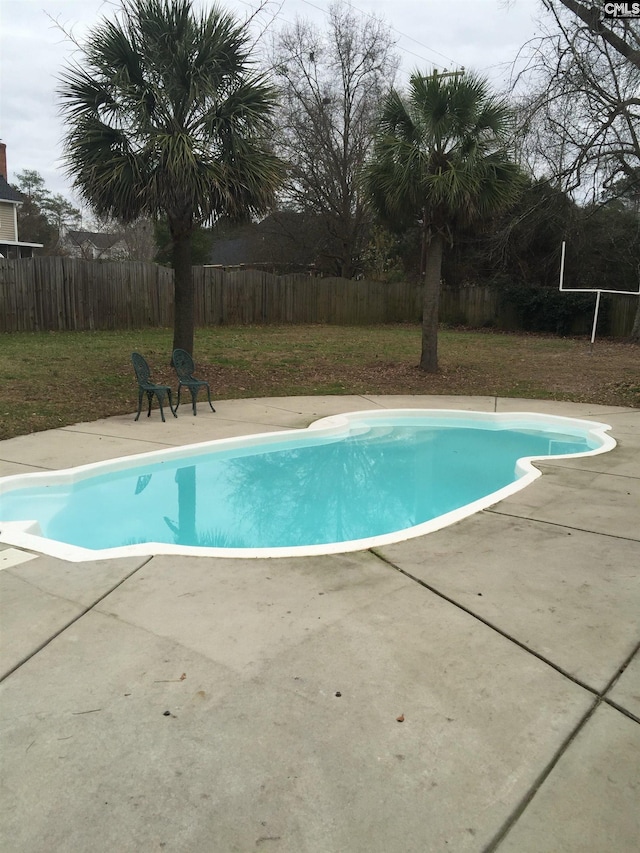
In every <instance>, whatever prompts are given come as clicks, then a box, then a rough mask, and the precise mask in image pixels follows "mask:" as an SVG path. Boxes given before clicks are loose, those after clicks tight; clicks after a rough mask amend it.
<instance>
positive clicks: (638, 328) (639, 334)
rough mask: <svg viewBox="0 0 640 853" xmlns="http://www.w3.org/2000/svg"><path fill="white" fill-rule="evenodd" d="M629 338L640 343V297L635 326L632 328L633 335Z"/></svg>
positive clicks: (632, 341) (634, 321)
mask: <svg viewBox="0 0 640 853" xmlns="http://www.w3.org/2000/svg"><path fill="white" fill-rule="evenodd" d="M629 340H630V341H631V343H634V344H640V299H638V307H637V309H636V314H635V317H634V320H633V328H632V329H631V336H630V338H629Z"/></svg>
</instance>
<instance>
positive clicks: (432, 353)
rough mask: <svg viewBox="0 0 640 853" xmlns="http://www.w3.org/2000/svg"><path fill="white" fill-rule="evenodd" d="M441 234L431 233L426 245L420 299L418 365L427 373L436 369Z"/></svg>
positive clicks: (434, 371)
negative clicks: (421, 298)
mask: <svg viewBox="0 0 640 853" xmlns="http://www.w3.org/2000/svg"><path fill="white" fill-rule="evenodd" d="M442 249H443V239H442V235H441V234H439V233H438V232H437V231H435V232H433V233H432V234H431V240H430V241H429V245H428V247H427V258H426V262H425V271H424V289H423V301H422V356H421V358H420V367H421V368H422V369H423V370H426V371H427V373H436V372H437V370H438V304H439V301H440V274H441V272H442Z"/></svg>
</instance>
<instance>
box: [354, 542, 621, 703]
mask: <svg viewBox="0 0 640 853" xmlns="http://www.w3.org/2000/svg"><path fill="white" fill-rule="evenodd" d="M369 550H370V553H372V554H374V555H375V556H376V557H377V558H378V559H379V560H381V561H382V562H383V563H385V564H386V565H387V566H389V567H390V568H392V569H394V570H395V571H396V572H399V573H400V574H402V575H404V576H405V577H406V578H408V579H409V580H412V581H414V583H417V584H418V585H419V586H421V587H423V588H424V589H426V590H428V591H429V592H431V593H433V594H434V595H437V596H438V598H441V599H442V600H443V601H446V602H447V603H448V604H452V605H453V606H454V607H456V608H457V609H458V610H462V611H463V612H464V613H466V614H467V615H468V616H471V617H472V618H473V619H475V620H476V621H478V622H480V623H481V624H482V625H485V626H486V627H487V628H490V629H491V630H492V631H495V632H496V634H500V636H501V637H504V639H505V640H508V641H509V642H510V643H513V644H514V645H516V646H518V647H519V648H520V649H522V650H523V651H525V652H527V653H528V654H530V655H532V656H533V657H535V658H537V659H538V660H539V661H540V662H541V663H544V664H546V665H547V666H549V667H551V669H554V670H555V671H556V672H557V673H559V674H560V675H562V676H563V677H564V678H566V679H568V680H569V681H571V682H572V683H573V684H575V685H576V686H577V687H581V688H582V689H583V690H586V691H587V692H588V693H591V694H592V695H593V696H595V697H596V698H597V700H598V702H600V701H601V700H602V698H603V695H604V693H606V691H607V690H609V689H610V686H611V684H612V682H613V681H615V679H617V678H618V677H619V675H620V673H619V672H618V671H616V674H615V675H614V677H613V679H611V681H610V682H609V683H608V684H607V686H606V688H605V689H604V690H603V691H598V690H596V689H595V688H594V687H590V686H589V685H588V684H585V683H584V682H583V681H580V679H579V678H576V677H575V676H574V675H571V673H570V672H567V671H566V670H565V669H563V668H562V667H561V666H559V665H558V664H557V663H554V662H553V661H552V660H550V659H549V658H547V657H545V656H544V655H542V654H540V652H536V651H535V649H532V648H530V647H529V646H527V645H526V644H525V643H523V642H522V641H521V640H518V639H517V638H516V637H513V636H512V635H511V634H509V633H507V632H506V631H503V630H502V628H499V627H498V626H497V625H495V624H494V623H493V622H490V621H489V620H488V619H485V618H484V617H482V616H479V615H478V614H477V613H474V612H473V610H471V609H470V608H469V607H465V605H464V604H461V603H460V602H459V601H456V600H455V598H452V597H451V596H449V595H446V594H445V593H444V592H442V591H441V590H439V589H437V587H435V586H432V585H431V584H429V583H427V582H426V581H423V580H422V579H421V578H418V577H416V576H415V575H412V574H411V572H408V571H407V570H406V569H403V568H401V567H400V566H398V565H397V564H396V563H394V562H393V561H392V560H389V559H388V558H387V557H384V556H383V555H382V554H379V553H378V552H377V550H376V549H375V548H370V549H369ZM631 657H633V655H632V656H631ZM630 659H631V658H629V660H630ZM627 663H628V661H627ZM627 663H625V666H626V665H627Z"/></svg>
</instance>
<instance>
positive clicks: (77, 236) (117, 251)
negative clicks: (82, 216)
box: [58, 228, 129, 261]
mask: <svg viewBox="0 0 640 853" xmlns="http://www.w3.org/2000/svg"><path fill="white" fill-rule="evenodd" d="M58 245H59V247H60V249H61V250H62V251H63V252H64V253H65V254H66V255H69V256H70V257H72V258H84V259H85V260H87V261H97V260H103V261H125V260H127V259H128V258H129V247H128V246H127V243H126V241H125V239H124V237H123V236H122V234H108V233H104V232H100V231H72V230H71V229H70V228H64V229H62V230H61V233H60V240H59V243H58Z"/></svg>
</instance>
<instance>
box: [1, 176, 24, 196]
mask: <svg viewBox="0 0 640 853" xmlns="http://www.w3.org/2000/svg"><path fill="white" fill-rule="evenodd" d="M22 200H23V199H22V196H21V195H20V193H19V192H18V191H17V190H14V188H13V187H12V186H10V185H9V184H8V183H7V180H6V178H5V177H3V175H0V201H11V202H19V203H22Z"/></svg>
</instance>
